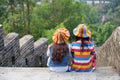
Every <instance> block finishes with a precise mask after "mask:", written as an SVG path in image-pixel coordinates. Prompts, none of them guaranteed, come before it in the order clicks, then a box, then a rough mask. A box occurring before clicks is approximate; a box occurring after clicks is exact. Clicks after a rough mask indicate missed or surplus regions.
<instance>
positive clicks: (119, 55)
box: [97, 27, 120, 73]
mask: <svg viewBox="0 0 120 80" xmlns="http://www.w3.org/2000/svg"><path fill="white" fill-rule="evenodd" d="M97 66H99V67H100V66H113V67H114V68H116V69H117V71H118V72H119V73H120V27H117V29H116V30H115V31H113V33H112V35H111V36H110V37H109V38H108V40H106V42H105V43H104V44H103V46H101V47H100V49H99V50H98V51H97Z"/></svg>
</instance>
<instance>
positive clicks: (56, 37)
mask: <svg viewBox="0 0 120 80" xmlns="http://www.w3.org/2000/svg"><path fill="white" fill-rule="evenodd" d="M69 38H70V33H69V31H68V30H67V29H65V28H59V29H57V30H56V31H55V33H54V34H53V36H52V40H53V42H54V43H56V44H62V43H66V42H67V41H68V39H69Z"/></svg>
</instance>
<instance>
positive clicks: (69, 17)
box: [0, 0, 120, 45]
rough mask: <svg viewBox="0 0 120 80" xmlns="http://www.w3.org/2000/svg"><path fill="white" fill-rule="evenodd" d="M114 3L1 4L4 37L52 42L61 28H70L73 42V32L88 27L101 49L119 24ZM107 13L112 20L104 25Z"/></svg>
mask: <svg viewBox="0 0 120 80" xmlns="http://www.w3.org/2000/svg"><path fill="white" fill-rule="evenodd" d="M35 1H41V4H40V5H36V2H35ZM112 2H113V0H112ZM112 2H111V3H110V4H102V5H94V6H93V5H88V4H86V3H83V2H76V1H75V0H51V1H50V0H1V1H0V23H1V24H3V25H4V30H5V34H8V33H9V32H12V31H14V32H17V33H19V34H20V37H22V36H23V35H25V34H32V35H33V36H34V37H35V40H37V39H38V38H40V37H46V38H48V39H49V42H52V39H51V37H52V34H53V32H54V31H55V30H56V29H57V28H59V27H65V28H67V29H68V30H69V31H70V34H71V38H70V41H73V40H74V35H73V33H72V32H73V31H72V30H73V29H74V28H75V27H76V26H77V25H78V24H86V25H88V27H89V29H90V30H91V32H92V39H93V40H94V41H95V42H96V43H97V45H102V44H103V43H104V42H105V41H106V40H107V38H108V37H109V36H110V35H111V33H112V31H113V30H114V29H115V28H116V26H118V25H119V24H120V20H119V19H120V18H119V16H120V14H119V13H120V7H119V3H118V0H115V3H112ZM109 8H110V9H109ZM106 9H107V10H106ZM113 9H114V11H113ZM104 10H106V13H105V14H107V15H109V16H110V17H109V19H107V20H105V23H104V24H101V22H100V21H101V17H102V15H103V11H104ZM113 17H114V18H113Z"/></svg>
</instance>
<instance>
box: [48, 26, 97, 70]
mask: <svg viewBox="0 0 120 80" xmlns="http://www.w3.org/2000/svg"><path fill="white" fill-rule="evenodd" d="M73 34H74V35H75V41H74V42H72V44H71V46H69V44H68V43H67V41H68V39H69V37H70V33H69V31H68V30H67V29H64V28H60V29H58V30H56V32H55V33H54V34H53V36H52V39H53V43H52V44H51V45H49V47H48V51H47V55H48V56H49V58H48V62H47V66H49V68H50V70H51V71H55V72H66V71H68V70H70V71H71V72H92V71H93V70H94V69H95V67H96V62H95V61H96V60H95V59H96V54H95V49H94V44H93V43H92V42H91V40H90V38H91V32H90V31H89V30H88V28H87V26H86V25H85V24H80V25H78V26H77V27H76V28H75V29H74V30H73ZM70 56H71V57H72V60H71V61H69V60H70ZM69 62H71V65H70V66H69V65H68V64H69Z"/></svg>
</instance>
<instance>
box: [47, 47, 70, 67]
mask: <svg viewBox="0 0 120 80" xmlns="http://www.w3.org/2000/svg"><path fill="white" fill-rule="evenodd" d="M69 52H70V51H68V52H67V53H66V54H65V55H64V57H63V60H62V62H61V63H59V62H55V61H53V60H52V53H53V47H52V46H50V47H48V51H47V56H48V60H47V66H49V67H60V66H67V65H68V63H69Z"/></svg>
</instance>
